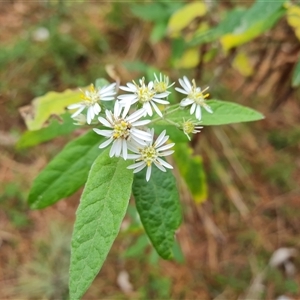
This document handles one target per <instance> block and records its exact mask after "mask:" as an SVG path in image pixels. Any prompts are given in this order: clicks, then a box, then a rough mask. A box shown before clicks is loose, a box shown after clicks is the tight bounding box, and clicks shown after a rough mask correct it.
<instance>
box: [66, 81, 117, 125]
mask: <svg viewBox="0 0 300 300" xmlns="http://www.w3.org/2000/svg"><path fill="white" fill-rule="evenodd" d="M81 92H82V96H81V97H82V101H81V102H79V103H75V104H71V105H69V106H68V109H76V108H78V110H77V111H76V112H75V113H74V114H73V115H72V116H71V117H72V118H75V117H76V116H78V115H79V114H80V113H81V112H82V111H83V110H84V109H85V108H87V123H88V124H91V122H92V120H93V119H94V117H95V116H97V115H98V114H99V113H100V111H101V106H100V103H101V101H111V100H114V99H115V97H114V96H115V94H116V83H112V84H110V85H107V86H104V87H102V88H100V89H97V88H95V87H94V85H93V84H91V85H90V87H89V89H88V90H86V91H82V90H81Z"/></svg>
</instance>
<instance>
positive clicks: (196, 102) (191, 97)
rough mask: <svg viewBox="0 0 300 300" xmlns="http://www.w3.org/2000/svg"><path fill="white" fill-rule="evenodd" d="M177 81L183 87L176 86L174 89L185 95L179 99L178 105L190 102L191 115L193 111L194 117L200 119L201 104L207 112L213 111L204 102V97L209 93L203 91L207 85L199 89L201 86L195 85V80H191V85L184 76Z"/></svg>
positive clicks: (186, 104)
mask: <svg viewBox="0 0 300 300" xmlns="http://www.w3.org/2000/svg"><path fill="white" fill-rule="evenodd" d="M179 83H180V85H181V86H182V87H183V89H182V88H178V87H176V88H175V90H176V91H178V92H180V93H182V94H185V95H187V96H186V98H184V99H182V100H181V102H180V105H181V106H188V105H191V104H192V106H191V109H190V114H191V115H192V114H194V113H195V115H196V119H198V120H201V106H203V107H204V108H205V110H206V111H207V112H209V113H212V112H213V111H212V110H211V108H210V106H209V105H207V104H206V103H205V98H207V97H208V96H209V94H208V93H207V94H204V92H205V91H206V90H207V89H208V87H207V88H205V89H204V90H203V91H201V88H200V87H197V86H196V83H195V80H194V79H193V80H192V84H193V85H192V84H191V83H190V81H189V80H188V79H187V77H186V76H184V77H183V79H179Z"/></svg>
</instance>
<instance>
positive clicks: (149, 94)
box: [133, 78, 155, 103]
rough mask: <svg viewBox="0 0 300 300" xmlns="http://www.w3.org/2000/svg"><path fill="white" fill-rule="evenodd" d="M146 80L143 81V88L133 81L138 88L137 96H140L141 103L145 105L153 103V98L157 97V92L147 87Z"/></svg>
mask: <svg viewBox="0 0 300 300" xmlns="http://www.w3.org/2000/svg"><path fill="white" fill-rule="evenodd" d="M144 81H145V78H143V79H142V84H141V86H138V85H137V84H136V83H135V81H133V83H134V85H135V86H136V88H137V91H136V92H135V93H136V95H137V96H138V99H139V102H140V103H145V102H149V101H151V99H152V98H153V96H154V95H155V91H154V90H152V89H149V88H148V87H147V86H146V85H145V82H144Z"/></svg>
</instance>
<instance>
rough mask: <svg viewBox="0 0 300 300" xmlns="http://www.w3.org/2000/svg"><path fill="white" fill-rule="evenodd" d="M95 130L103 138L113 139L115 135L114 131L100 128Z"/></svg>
mask: <svg viewBox="0 0 300 300" xmlns="http://www.w3.org/2000/svg"><path fill="white" fill-rule="evenodd" d="M93 130H94V131H95V132H96V133H97V134H99V135H103V136H106V137H111V136H112V134H113V130H100V129H98V128H93Z"/></svg>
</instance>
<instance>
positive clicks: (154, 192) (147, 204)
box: [132, 166, 181, 259]
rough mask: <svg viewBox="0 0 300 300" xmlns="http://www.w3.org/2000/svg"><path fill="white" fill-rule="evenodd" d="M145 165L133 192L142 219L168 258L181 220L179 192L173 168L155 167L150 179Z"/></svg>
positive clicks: (157, 247) (153, 240)
mask: <svg viewBox="0 0 300 300" xmlns="http://www.w3.org/2000/svg"><path fill="white" fill-rule="evenodd" d="M145 178H146V168H145V169H144V170H142V171H141V172H138V173H136V174H135V176H134V181H133V189H132V191H133V195H134V198H135V202H136V207H137V210H138V212H139V215H140V217H141V221H142V223H143V226H144V228H145V231H146V233H147V235H148V236H149V238H150V240H151V242H152V244H153V246H154V248H155V249H156V251H157V252H158V254H159V255H160V256H161V257H162V258H165V259H168V258H170V257H171V256H172V247H173V243H174V234H175V230H176V229H177V228H178V227H179V225H180V223H181V210H180V204H179V195H178V190H177V187H176V182H175V178H174V176H173V174H172V172H171V171H167V172H165V173H164V172H162V171H160V170H159V169H158V168H157V167H155V166H153V167H152V175H151V178H150V180H149V182H147V181H146V179H145Z"/></svg>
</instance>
